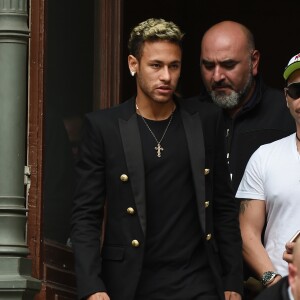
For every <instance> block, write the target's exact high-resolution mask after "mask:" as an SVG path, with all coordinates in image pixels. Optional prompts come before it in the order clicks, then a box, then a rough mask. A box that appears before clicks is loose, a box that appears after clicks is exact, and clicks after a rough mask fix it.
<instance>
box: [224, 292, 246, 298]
mask: <svg viewBox="0 0 300 300" xmlns="http://www.w3.org/2000/svg"><path fill="white" fill-rule="evenodd" d="M225 300H242V297H241V295H240V294H238V293H236V292H231V291H226V292H225Z"/></svg>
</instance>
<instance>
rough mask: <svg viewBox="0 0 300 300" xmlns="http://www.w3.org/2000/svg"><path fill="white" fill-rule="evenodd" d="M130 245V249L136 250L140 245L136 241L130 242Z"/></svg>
mask: <svg viewBox="0 0 300 300" xmlns="http://www.w3.org/2000/svg"><path fill="white" fill-rule="evenodd" d="M131 245H132V247H134V248H137V247H139V246H140V243H139V241H138V240H133V241H132V242H131Z"/></svg>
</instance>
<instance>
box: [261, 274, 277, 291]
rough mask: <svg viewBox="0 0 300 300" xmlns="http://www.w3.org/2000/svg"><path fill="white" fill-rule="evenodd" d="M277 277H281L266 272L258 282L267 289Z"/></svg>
mask: <svg viewBox="0 0 300 300" xmlns="http://www.w3.org/2000/svg"><path fill="white" fill-rule="evenodd" d="M277 276H280V277H281V275H280V274H279V273H277V272H275V271H267V272H264V273H263V275H262V277H261V280H260V281H261V283H262V285H263V286H264V287H267V286H268V285H269V284H271V283H272V282H273V281H274V280H275V278H276V277H277Z"/></svg>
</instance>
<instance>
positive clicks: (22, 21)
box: [0, 0, 40, 300]
mask: <svg viewBox="0 0 300 300" xmlns="http://www.w3.org/2000/svg"><path fill="white" fill-rule="evenodd" d="M28 38H29V29H28V12H27V0H0V299H1V300H2V299H5V300H9V299H13V300H17V299H26V300H27V299H28V300H29V299H33V297H34V295H35V294H36V293H37V292H38V291H39V289H40V281H38V280H36V279H34V278H32V277H31V260H30V259H28V258H27V255H28V247H27V243H26V221H27V209H26V198H25V185H24V167H25V164H26V132H27V130H26V115H27V80H28V78H27V75H28V72H27V62H28V58H27V55H28V51H27V50H28Z"/></svg>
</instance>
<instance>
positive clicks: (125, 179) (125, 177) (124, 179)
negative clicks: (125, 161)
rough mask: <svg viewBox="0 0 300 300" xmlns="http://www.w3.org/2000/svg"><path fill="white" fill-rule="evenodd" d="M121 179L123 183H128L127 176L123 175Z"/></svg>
mask: <svg viewBox="0 0 300 300" xmlns="http://www.w3.org/2000/svg"><path fill="white" fill-rule="evenodd" d="M120 179H121V181H123V182H126V181H128V176H127V175H126V174H122V175H121V176H120Z"/></svg>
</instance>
